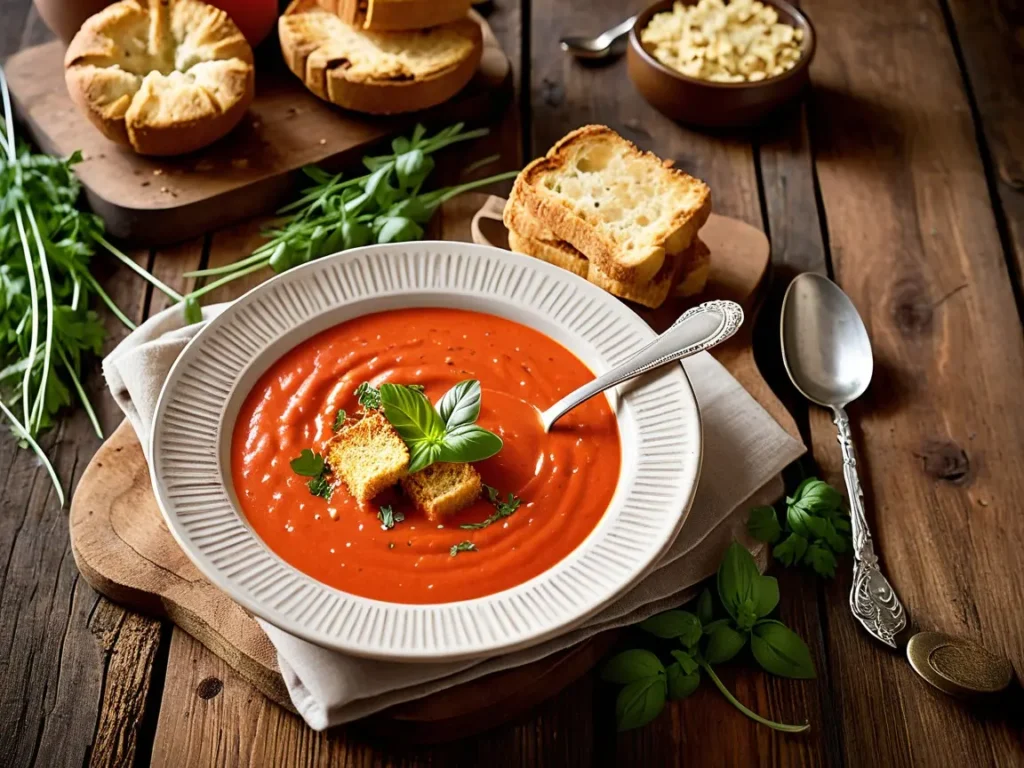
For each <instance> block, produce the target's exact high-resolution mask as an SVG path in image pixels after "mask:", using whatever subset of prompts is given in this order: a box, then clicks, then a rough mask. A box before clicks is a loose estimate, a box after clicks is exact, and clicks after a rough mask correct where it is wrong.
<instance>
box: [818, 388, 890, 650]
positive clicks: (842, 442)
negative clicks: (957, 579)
mask: <svg viewBox="0 0 1024 768" xmlns="http://www.w3.org/2000/svg"><path fill="white" fill-rule="evenodd" d="M832 412H833V414H834V418H833V421H834V422H835V425H836V427H837V428H838V429H839V447H840V448H841V449H842V452H843V479H845V480H846V491H847V494H848V495H849V497H850V526H851V528H852V529H853V587H852V588H851V589H850V610H851V611H853V615H854V616H856V617H857V620H858V621H859V622H860V623H861V624H862V625H863V626H864V629H866V630H867V631H868V632H869V633H871V634H872V635H873V636H874V637H876V638H878V639H879V640H881V641H882V642H883V643H885V644H886V645H890V646H892V647H893V648H896V647H897V646H896V635H898V634H899V633H900V632H902V631H903V629H904V628H905V627H906V626H907V614H906V613H905V612H904V610H903V605H902V604H901V603H900V599H899V598H898V597H897V596H896V593H895V592H894V591H893V588H892V585H891V584H889V580H888V579H886V578H885V576H883V575H882V571H881V570H880V569H879V567H878V556H877V555H876V554H875V546H874V543H873V542H872V540H871V531H870V530H868V522H867V518H866V517H865V515H864V492H863V491H862V490H861V487H860V478H859V477H858V476H857V456H856V454H855V453H854V449H853V438H852V437H851V435H850V419H849V417H848V416H847V415H846V411H845V410H843V408H842V407H840V406H833V408H832Z"/></svg>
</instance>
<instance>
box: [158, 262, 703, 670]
mask: <svg viewBox="0 0 1024 768" xmlns="http://www.w3.org/2000/svg"><path fill="white" fill-rule="evenodd" d="M416 306H445V307H457V308H461V309H470V310H476V311H480V312H488V313H491V314H494V315H499V316H502V317H506V318H508V319H511V320H514V321H516V322H518V323H522V324H523V325H528V326H531V327H533V328H535V329H537V330H539V331H541V332H543V333H545V334H547V335H548V336H549V337H551V338H553V339H555V340H556V341H558V342H560V343H561V344H563V345H564V346H565V347H567V348H568V349H569V350H571V351H572V352H573V353H574V354H575V355H576V356H577V357H578V358H580V359H581V360H582V361H583V362H584V363H586V364H587V365H588V366H589V367H590V368H591V370H593V371H595V372H597V373H600V372H602V371H604V370H607V369H608V368H610V367H611V366H613V365H615V364H617V363H618V362H621V361H622V360H624V359H625V358H626V357H628V356H629V355H630V354H631V353H632V352H633V351H634V350H636V349H638V348H639V347H641V346H642V345H643V344H644V343H646V342H647V341H649V340H650V339H651V338H653V336H654V333H653V331H651V329H650V328H649V327H648V326H647V324H646V323H644V322H643V321H642V320H641V319H640V318H639V317H637V315H636V314H634V313H633V312H632V311H631V310H630V309H629V308H627V307H626V306H625V305H624V304H622V303H621V302H619V301H618V300H617V299H615V298H613V297H612V296H610V295H609V294H607V293H605V292H604V291H602V290H600V289H599V288H597V287H596V286H594V285H591V284H590V283H588V282H587V281H586V280H582V279H580V278H578V277H576V276H575V275H572V274H570V273H569V272H566V271H564V270H561V269H558V268H557V267H553V266H551V265H549V264H546V263H544V262H541V261H538V260H535V259H530V258H527V257H525V256H520V255H518V254H514V253H509V252H508V251H503V250H500V249H497V248H489V247H485V246H479V245H469V244H464V243H448V242H420V243H402V244H397V245H387V246H375V247H371V248H366V249H361V250H358V251H348V252H345V253H341V254H337V255H335V256H331V257H328V258H324V259H320V260H318V261H315V262H312V263H310V264H307V265H305V266H303V267H300V268H298V269H293V270H291V271H289V272H286V273H285V274H283V275H279V276H277V277H275V278H274V279H272V280H269V281H267V282H266V283H264V284H263V285H260V286H259V287H257V288H255V289H254V290H252V291H250V292H249V293H248V294H246V295H245V296H243V297H242V298H240V299H239V300H238V301H236V302H235V303H234V304H233V305H232V306H231V307H229V308H228V309H227V310H225V311H224V312H223V313H222V314H221V315H220V316H218V317H217V318H215V319H214V320H212V321H211V322H210V323H209V324H208V325H207V326H206V327H205V328H204V329H203V330H202V331H201V332H200V333H199V334H197V335H196V337H195V338H194V339H193V340H192V342H191V343H190V344H189V345H188V346H187V347H186V348H185V350H184V352H182V354H181V356H180V357H179V358H178V360H177V362H176V363H175V365H174V367H173V369H172V370H171V372H170V374H169V375H168V377H167V381H166V383H165V384H164V388H163V391H162V393H161V395H160V401H159V404H158V406H157V410H156V416H155V421H154V429H153V435H152V442H151V445H150V459H151V461H150V465H151V473H152V480H153V488H154V491H155V492H156V498H157V500H158V502H159V503H160V508H161V509H162V510H163V513H164V517H165V519H166V521H167V525H168V527H169V528H170V530H171V533H173V534H174V537H175V538H176V539H177V541H178V543H179V544H180V545H181V547H182V549H184V550H185V552H186V553H187V554H188V556H189V557H190V558H191V559H192V561H193V562H194V563H195V564H196V566H197V567H198V568H199V570H200V571H202V573H203V574H204V575H205V576H206V577H207V578H208V579H210V581H212V582H213V583H214V584H216V585H217V586H218V587H220V588H221V589H223V590H224V591H225V592H227V593H228V594H229V595H230V596H231V597H232V598H233V599H234V600H236V601H237V602H239V603H240V604H241V605H242V606H244V607H245V608H246V609H247V610H249V611H251V612H252V613H254V614H255V615H257V616H259V617H261V618H263V619H265V620H266V621H268V622H270V623H272V624H274V625H276V626H278V627H280V628H281V629H283V630H285V631H287V632H290V633H292V634H294V635H297V636H299V637H302V638H305V639H306V640H309V641H310V642H313V643H316V644H317V645H321V646H324V647H327V648H334V649H337V650H340V651H344V652H346V653H350V654H353V655H357V656H364V657H371V658H379V659H390V660H394V661H452V660H456V659H466V658H474V657H484V656H490V655H494V654H496V653H501V652H507V651H511V650H515V649H518V648H523V647H526V646H529V645H534V644H536V643H539V642H542V641H543V640H546V639H548V638H551V637H553V636H555V635H558V634H561V633H563V632H565V631H566V630H567V629H569V628H571V627H573V626H575V625H578V624H580V623H581V622H582V621H584V620H585V619H586V618H587V617H589V616H592V615H593V614H595V613H596V612H598V611H599V610H600V609H601V608H603V607H604V606H606V605H608V604H609V603H610V602H612V601H613V600H614V599H615V598H617V597H619V596H620V595H622V594H623V592H625V591H626V590H627V589H628V588H629V587H630V586H631V585H632V584H634V583H635V582H636V581H637V580H638V579H639V578H640V577H641V576H642V575H644V573H646V572H647V571H648V570H649V569H650V567H651V566H652V565H654V563H655V562H656V561H657V559H658V558H659V557H660V555H661V554H662V553H663V552H664V551H665V550H666V548H667V547H668V546H669V544H671V542H672V541H673V540H674V538H675V536H676V534H677V533H678V531H679V528H680V526H681V525H682V524H683V520H684V519H685V517H686V513H687V511H688V510H689V507H690V503H691V502H692V500H693V495H694V492H695V490H696V486H697V476H698V474H699V471H700V459H701V428H700V418H699V415H698V412H697V403H696V400H695V399H694V396H693V390H692V389H691V388H690V383H689V381H687V379H686V375H685V374H684V373H683V369H682V366H679V365H672V366H667V367H665V368H662V369H661V370H660V371H656V372H654V373H652V374H649V375H647V376H645V377H643V378H641V379H638V380H636V381H634V382H632V383H629V384H626V385H623V387H621V388H620V391H619V393H618V394H616V395H612V396H611V400H612V405H613V408H615V410H616V415H617V418H618V424H619V436H620V442H621V445H622V463H621V475H620V478H619V483H618V486H617V488H616V491H615V495H614V497H613V499H612V502H611V504H610V506H609V508H608V511H607V512H606V513H605V515H604V517H603V518H602V519H601V521H600V523H599V524H598V526H597V528H595V530H594V531H593V532H592V533H591V534H590V535H589V536H588V537H587V539H586V540H585V541H584V542H583V543H582V544H581V545H580V546H579V547H578V548H577V549H576V550H575V551H574V552H572V553H571V554H570V555H569V556H568V557H566V558H565V559H564V560H562V561H561V562H560V563H558V564H557V565H555V566H554V567H552V568H550V569H549V570H547V571H545V572H544V573H542V574H540V575H539V576H536V577H534V578H533V579H531V580H529V581H527V582H525V583H523V584H521V585H519V586H517V587H515V588H513V589H509V590H506V591H504V592H499V593H497V594H494V595H489V596H487V597H481V598H476V599H473V600H466V601H462V602H455V603H443V604H438V605H405V604H398V603H386V602H382V601H379V600H371V599H367V598H363V597H358V596H355V595H351V594H348V593H346V592H342V591H340V590H337V589H335V588H332V587H329V586H327V585H325V584H323V583H321V582H319V581H317V580H315V579H313V578H312V577H310V576H307V575H306V574H304V573H302V572H301V571H299V570H297V569H296V568H294V567H293V566H291V565H289V564H288V563H286V562H284V561H283V560H282V559H281V558H280V557H278V556H277V555H276V554H274V553H273V552H272V551H271V550H270V549H268V548H267V546H266V545H265V544H264V543H263V542H262V541H261V540H260V539H259V538H258V537H257V536H256V534H255V533H254V532H253V531H252V529H251V528H250V527H249V525H248V523H247V522H246V520H245V518H244V516H243V515H242V514H241V513H240V512H239V507H238V504H237V499H236V497H235V493H234V490H233V488H232V483H231V471H230V467H231V462H230V456H229V452H230V446H231V434H232V430H233V428H234V424H235V420H236V418H237V415H238V411H239V408H240V407H241V404H242V401H243V400H244V399H245V396H246V395H247V394H248V393H249V391H250V389H251V388H252V386H253V385H254V384H255V382H256V380H257V379H258V378H259V377H260V375H262V374H263V373H264V372H265V371H266V370H267V368H269V367H270V365H271V364H272V363H273V362H274V361H276V360H277V359H278V358H280V357H281V356H282V355H283V354H284V353H285V352H287V351H288V350H290V349H291V348H293V347H294V346H296V345H297V344H299V343H301V342H303V341H305V340H306V339H308V338H310V337H311V336H313V335H315V334H317V333H319V332H320V331H323V330H325V329H327V328H330V327H332V326H334V325H337V324H338V323H341V322H344V321H345V320H348V319H351V318H353V317H357V316H359V315H363V314H367V313H370V312H378V311H381V310H386V309H392V308H399V307H416ZM538 405H540V406H547V405H548V403H539V404H538ZM538 512H539V513H540V514H543V510H538Z"/></svg>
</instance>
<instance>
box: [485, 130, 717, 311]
mask: <svg viewBox="0 0 1024 768" xmlns="http://www.w3.org/2000/svg"><path fill="white" fill-rule="evenodd" d="M710 214H711V191H710V190H709V189H708V186H707V185H706V184H705V183H704V182H702V181H700V180H699V179H695V178H693V177H692V176H689V175H688V174H686V173H683V172H682V171H680V170H677V169H675V168H673V167H672V164H671V162H666V161H662V160H661V159H660V158H658V157H656V156H655V155H653V154H651V153H650V152H641V151H640V150H639V149H637V147H636V146H635V145H633V144H632V143H631V142H629V141H627V140H626V139H624V138H622V137H621V136H619V135H618V134H617V133H616V132H615V131H613V130H612V129H611V128H608V127H606V126H603V125H588V126H584V127H583V128H579V129H577V130H575V131H572V132H571V133H569V134H568V135H566V136H565V137H564V138H562V139H561V140H560V141H558V142H557V143H556V144H555V145H554V146H553V147H552V148H551V150H550V151H549V152H548V153H547V155H545V156H544V157H542V158H539V159H537V160H534V161H533V162H532V163H530V164H529V165H528V166H526V168H524V169H523V171H522V172H521V173H520V174H519V177H518V178H517V179H516V182H515V185H514V186H513V188H512V194H511V195H510V196H509V199H508V203H507V204H506V206H505V213H504V221H505V226H506V227H508V231H509V247H510V248H511V249H512V250H513V251H516V252H518V253H522V254H525V255H527V256H533V257H535V258H538V259H541V260H543V261H547V262H549V263H551V264H554V265H556V266H559V267H562V268H563V269H567V270H569V271H570V272H573V273H575V274H577V275H579V276H580V277H584V278H586V279H587V280H589V281H590V282H592V283H594V284H595V285H598V286H600V287H601V288H603V289H604V290H606V291H608V292H609V293H611V294H613V295H615V296H619V297H620V298H623V299H627V300H629V301H634V302H636V303H638V304H642V305H644V306H647V307H658V306H661V304H662V303H664V301H665V300H666V299H667V298H668V297H669V296H670V295H677V296H693V295H695V294H697V293H700V292H701V291H702V290H703V289H704V284H705V283H706V281H707V276H708V272H709V271H710V265H711V253H710V251H709V250H708V248H707V246H706V245H705V244H704V243H703V242H702V241H701V239H700V238H699V237H698V234H697V233H698V230H699V229H700V228H701V227H702V226H703V225H704V222H705V221H707V218H708V216H709V215H710Z"/></svg>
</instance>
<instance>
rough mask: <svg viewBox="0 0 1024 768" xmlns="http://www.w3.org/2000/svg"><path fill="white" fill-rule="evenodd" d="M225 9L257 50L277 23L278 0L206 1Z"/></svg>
mask: <svg viewBox="0 0 1024 768" xmlns="http://www.w3.org/2000/svg"><path fill="white" fill-rule="evenodd" d="M206 2H208V3H209V4H210V5H213V6H216V7H217V8H221V9H223V10H224V11H225V12H226V13H227V15H228V16H230V17H231V20H232V21H233V22H235V24H237V25H238V28H239V29H240V30H242V34H243V35H245V39H246V40H248V41H249V45H251V46H252V47H253V48H255V47H256V46H257V45H259V44H260V42H262V41H263V39H264V38H265V37H266V36H267V35H268V34H270V30H272V29H273V28H274V25H275V24H276V23H277V0H206Z"/></svg>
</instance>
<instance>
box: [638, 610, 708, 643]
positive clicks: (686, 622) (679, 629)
mask: <svg viewBox="0 0 1024 768" xmlns="http://www.w3.org/2000/svg"><path fill="white" fill-rule="evenodd" d="M640 629H642V630H644V632H650V633H651V634H652V635H654V636H655V637H662V638H666V639H672V638H675V637H678V638H679V639H680V641H681V642H682V643H683V645H685V646H687V647H690V646H692V645H693V644H694V643H696V642H697V641H698V640H700V636H701V629H700V620H699V619H698V618H697V617H696V616H694V615H693V614H692V613H689V612H687V611H665V612H664V613H658V614H655V615H654V616H651V617H650V618H648V619H645V620H644V621H642V622H640Z"/></svg>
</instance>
